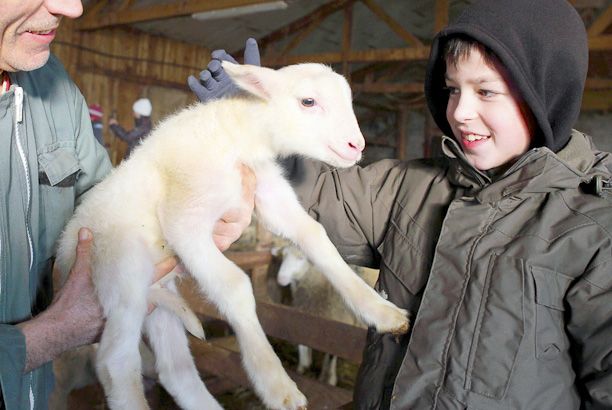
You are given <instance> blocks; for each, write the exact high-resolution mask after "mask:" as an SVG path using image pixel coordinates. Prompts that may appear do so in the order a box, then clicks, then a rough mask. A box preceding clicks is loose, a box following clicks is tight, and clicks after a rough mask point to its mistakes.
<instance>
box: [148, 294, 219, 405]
mask: <svg viewBox="0 0 612 410" xmlns="http://www.w3.org/2000/svg"><path fill="white" fill-rule="evenodd" d="M168 286H169V287H171V288H174V286H173V284H168ZM173 290H174V289H173ZM145 331H146V332H147V334H148V336H149V344H150V345H151V348H152V349H153V352H154V353H155V359H156V368H157V372H158V374H159V380H160V382H161V383H162V385H163V386H164V387H165V388H166V390H167V391H168V392H169V393H170V394H171V395H172V397H174V399H175V400H176V402H177V403H178V404H179V406H181V408H183V409H188V410H191V409H193V410H196V409H207V410H218V409H222V407H221V405H220V404H219V403H218V402H217V400H215V398H214V397H213V396H212V395H211V394H210V392H209V391H208V389H206V386H205V385H204V383H203V382H202V380H201V379H200V376H199V374H198V370H197V369H196V367H195V364H194V362H193V358H192V356H191V353H190V351H189V343H188V341H187V335H186V334H185V329H184V327H183V324H182V323H181V322H180V320H179V319H178V318H177V317H176V316H175V315H174V314H172V313H171V312H170V311H168V310H166V309H164V308H161V307H158V308H157V309H155V310H154V311H153V313H151V314H150V315H149V316H148V317H147V319H146V320H145Z"/></svg>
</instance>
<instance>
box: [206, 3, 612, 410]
mask: <svg viewBox="0 0 612 410" xmlns="http://www.w3.org/2000/svg"><path fill="white" fill-rule="evenodd" d="M588 52H589V50H588V40H587V33H586V30H585V27H584V24H583V21H582V19H581V17H580V15H579V14H578V13H577V12H576V10H575V9H574V8H573V7H572V5H571V4H570V3H569V2H567V1H566V0H538V1H533V0H512V1H508V0H481V1H478V2H476V3H474V4H473V5H472V6H470V7H468V8H467V9H466V10H465V11H464V12H463V13H462V14H461V15H460V16H459V17H458V18H457V19H456V20H455V21H454V22H453V23H451V24H450V25H449V26H448V27H447V28H445V29H443V30H442V31H440V32H439V33H438V34H437V35H436V37H435V38H434V40H433V43H432V47H431V54H430V59H429V64H428V67H427V72H426V77H425V96H426V99H427V103H428V108H429V110H430V112H431V114H432V116H433V118H434V119H435V121H436V123H437V125H438V126H439V128H440V129H441V130H442V131H443V132H444V133H445V136H444V137H443V138H442V152H443V157H440V158H432V159H420V160H414V161H408V162H403V161H398V160H384V161H380V162H378V163H375V164H372V165H370V166H368V167H365V168H361V167H359V166H355V167H351V168H348V169H332V168H330V167H328V166H326V165H325V164H322V163H319V162H315V161H310V160H304V159H300V158H292V159H291V161H285V162H284V166H285V169H286V171H287V175H288V176H289V177H290V178H291V180H292V184H293V186H294V188H295V189H296V192H297V193H298V196H299V198H300V200H301V203H302V205H303V206H304V208H305V209H307V210H308V211H309V213H310V215H312V216H313V217H314V218H316V219H317V220H318V221H319V222H320V223H322V225H323V226H324V227H325V228H326V230H327V232H328V234H329V235H330V238H331V239H332V241H333V242H334V244H335V245H336V246H337V248H338V250H339V252H340V253H341V254H342V255H343V256H344V257H345V258H346V259H347V261H350V262H351V263H354V264H357V265H362V266H368V267H374V268H379V269H380V276H379V280H378V283H377V290H378V291H379V292H380V293H381V294H382V295H384V297H386V298H388V300H389V301H391V302H393V303H395V304H396V305H397V306H399V307H401V308H405V309H407V310H409V311H410V312H411V313H412V327H411V329H410V331H409V332H408V333H407V334H405V335H401V336H395V335H388V334H377V333H376V332H375V330H374V329H369V330H368V335H367V342H366V349H365V350H364V354H363V361H362V363H361V365H360V368H359V372H358V376H357V382H356V386H355V390H354V403H353V408H355V409H388V408H390V409H521V410H531V409H533V410H536V409H537V410H540V409H555V410H578V409H611V408H612V342H611V340H612V338H611V335H612V194H611V192H610V191H611V190H612V155H611V154H609V153H606V152H601V151H599V150H597V149H596V148H595V147H594V146H593V143H592V141H591V139H590V137H589V136H587V135H585V134H583V133H581V132H579V131H577V130H575V129H573V126H574V124H575V122H576V120H577V118H578V115H579V113H580V108H581V102H582V94H583V90H584V85H585V81H586V76H587V71H588ZM200 77H202V76H200ZM249 201H250V198H247V199H245V203H249ZM251 205H252V204H251Z"/></svg>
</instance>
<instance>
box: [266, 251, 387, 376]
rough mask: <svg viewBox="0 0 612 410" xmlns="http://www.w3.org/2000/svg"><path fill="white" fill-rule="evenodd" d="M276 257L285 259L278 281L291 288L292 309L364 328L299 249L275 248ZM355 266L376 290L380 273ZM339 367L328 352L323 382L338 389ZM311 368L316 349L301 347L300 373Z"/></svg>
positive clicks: (321, 273)
mask: <svg viewBox="0 0 612 410" xmlns="http://www.w3.org/2000/svg"><path fill="white" fill-rule="evenodd" d="M272 254H273V255H274V256H279V257H282V262H281V263H280V266H279V268H278V272H277V275H276V282H277V283H278V285H280V286H289V287H290V289H291V295H292V298H291V305H292V306H294V307H296V308H298V309H300V310H303V311H306V312H308V313H312V314H315V315H318V316H323V317H326V318H328V319H333V320H336V321H339V322H343V323H346V324H349V325H353V326H360V327H363V325H362V324H361V323H360V322H359V321H358V320H357V318H356V317H355V315H354V314H353V313H352V312H351V311H350V310H349V309H348V308H347V306H346V305H345V304H344V301H343V300H342V298H341V297H340V295H339V294H338V292H336V290H335V289H334V288H333V287H332V286H331V284H330V282H329V281H328V280H327V279H326V278H325V275H324V274H323V272H321V270H320V269H318V268H317V267H316V266H313V264H312V263H311V262H310V261H309V260H308V258H306V256H305V255H304V253H303V252H302V251H300V249H299V248H298V247H296V246H293V245H290V246H282V247H276V248H272ZM351 267H352V269H353V270H354V271H355V273H356V274H357V275H358V276H359V277H360V278H361V279H363V280H364V281H365V282H366V283H367V285H368V286H371V287H374V285H375V283H376V280H377V279H378V271H377V270H374V269H368V268H363V267H360V266H351ZM336 364H337V357H336V356H335V355H330V354H328V353H325V356H324V359H323V364H322V366H321V374H320V377H319V380H321V381H325V382H326V383H327V384H329V385H332V386H335V385H336V384H337V382H338V376H337V371H336ZM311 365H312V348H310V347H308V346H304V345H301V344H300V345H298V367H297V371H298V373H304V371H305V370H306V369H308V368H310V366H311Z"/></svg>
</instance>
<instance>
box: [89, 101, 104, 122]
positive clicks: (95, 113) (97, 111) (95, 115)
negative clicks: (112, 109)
mask: <svg viewBox="0 0 612 410" xmlns="http://www.w3.org/2000/svg"><path fill="white" fill-rule="evenodd" d="M89 116H90V117H91V119H92V120H100V119H102V108H101V107H100V106H99V105H95V104H93V105H90V106H89Z"/></svg>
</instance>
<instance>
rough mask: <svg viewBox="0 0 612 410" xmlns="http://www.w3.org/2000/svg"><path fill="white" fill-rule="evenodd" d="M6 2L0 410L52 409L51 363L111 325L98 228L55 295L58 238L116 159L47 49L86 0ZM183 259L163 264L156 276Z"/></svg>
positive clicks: (0, 105)
mask: <svg viewBox="0 0 612 410" xmlns="http://www.w3.org/2000/svg"><path fill="white" fill-rule="evenodd" d="M0 8H1V10H2V13H0V84H1V85H2V86H1V88H0V147H1V148H0V155H2V159H1V160H0V199H1V201H2V202H1V204H2V205H1V207H0V409H9V410H10V409H26V408H29V409H46V408H47V400H48V397H49V394H50V392H51V390H52V389H53V384H54V383H53V374H52V366H51V362H50V361H51V360H53V359H54V358H55V357H56V356H57V355H59V354H60V353H62V352H64V351H66V350H68V349H70V348H72V347H76V346H80V345H84V344H88V343H91V342H93V341H95V340H96V338H97V337H98V336H99V334H100V332H101V330H102V328H103V318H102V311H101V308H100V306H99V303H98V300H97V298H96V296H95V294H94V288H93V284H92V281H91V271H90V266H89V258H90V256H89V250H90V247H91V245H92V243H93V237H92V235H91V233H90V232H89V231H88V230H87V229H82V230H81V232H80V233H79V244H78V246H77V260H76V263H75V265H74V267H73V269H72V271H71V274H70V276H69V278H68V280H67V281H66V283H65V284H64V285H63V287H62V289H61V290H60V291H59V292H58V293H57V294H56V295H55V297H53V300H52V301H51V295H52V286H51V271H52V266H53V251H54V244H55V241H56V239H57V237H58V235H59V233H60V232H61V230H62V229H63V227H64V224H65V222H66V220H67V219H68V218H69V217H70V216H71V214H72V212H73V210H74V207H75V205H76V204H77V203H78V202H79V200H80V198H82V196H83V194H84V193H85V192H87V190H88V189H89V188H91V187H92V186H93V185H94V184H95V183H96V182H98V181H100V180H101V179H102V178H103V177H104V176H106V175H107V174H108V173H109V172H110V170H111V164H110V162H109V159H108V156H107V155H106V152H105V150H104V148H103V147H102V146H101V145H100V144H98V143H97V142H96V140H95V138H94V136H93V131H92V126H91V121H90V119H89V113H88V107H87V104H86V102H85V99H84V98H83V96H82V95H81V93H80V92H79V90H78V89H77V87H76V86H75V84H74V83H73V82H72V81H71V80H70V78H69V76H68V74H67V73H66V72H65V70H64V68H63V67H62V65H61V63H60V62H59V61H58V60H57V58H55V57H54V56H52V55H50V51H49V44H50V43H51V41H52V40H53V38H54V36H55V30H56V29H57V27H58V26H59V24H60V21H61V19H62V17H63V16H65V17H68V18H76V17H78V16H79V15H81V13H82V11H83V9H82V5H81V3H80V1H79V0H0ZM248 211H249V212H250V210H248ZM241 218H242V215H241V214H240V210H237V211H236V215H232V214H229V215H225V216H224V219H226V220H228V221H229V223H227V224H220V226H221V229H220V234H219V235H218V236H216V237H215V242H216V243H217V244H220V245H219V246H220V247H223V246H225V247H227V246H229V241H228V240H227V239H225V238H226V237H228V236H232V234H231V232H233V231H236V232H241V231H242V229H243V228H244V227H242V226H241V224H242V222H238V223H236V224H234V223H232V221H234V220H237V221H240V220H241ZM224 227H227V232H230V234H225V233H224V232H225V228H224ZM175 263H176V261H173V260H167V261H164V262H162V263H160V264H159V265H158V266H157V272H156V276H157V277H160V276H163V275H164V274H165V273H167V272H169V271H170V270H171V269H172V268H173V267H174V265H175ZM50 302H51V303H50Z"/></svg>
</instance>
